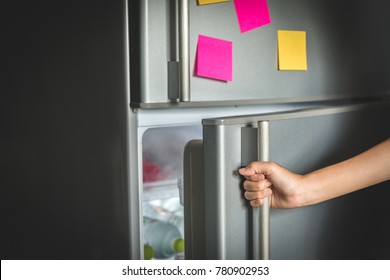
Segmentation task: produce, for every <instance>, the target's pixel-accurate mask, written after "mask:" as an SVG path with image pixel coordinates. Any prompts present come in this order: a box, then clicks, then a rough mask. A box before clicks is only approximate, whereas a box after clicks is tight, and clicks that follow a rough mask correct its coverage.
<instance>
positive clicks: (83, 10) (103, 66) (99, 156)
mask: <svg viewBox="0 0 390 280" xmlns="http://www.w3.org/2000/svg"><path fill="white" fill-rule="evenodd" d="M8 2H9V3H11V4H7V7H6V8H4V9H3V8H2V10H3V11H2V12H3V14H5V15H4V16H2V22H3V21H4V20H5V23H3V24H2V29H3V31H2V39H1V41H2V43H1V45H2V46H1V48H2V60H1V64H0V65H1V66H0V67H1V68H2V70H1V72H2V75H1V89H2V94H1V96H2V99H1V102H0V106H1V110H0V114H1V115H0V116H1V117H0V125H1V138H0V142H1V145H0V154H1V156H0V170H1V176H0V178H1V179H0V189H1V196H0V197H1V198H0V199H1V203H0V205H1V213H2V223H1V228H2V230H1V239H0V240H1V245H0V255H1V259H124V258H128V257H129V240H128V239H129V238H128V234H129V232H128V231H129V230H128V207H127V189H126V188H127V168H128V164H127V157H126V155H127V139H126V138H127V136H126V135H127V130H126V129H127V128H126V127H127V121H126V116H127V106H128V104H127V103H128V102H127V97H126V83H125V81H126V78H127V77H126V76H125V71H124V70H125V40H124V32H125V30H124V28H125V26H124V1H121V0H115V1H113V0H97V1H96V0H94V1H90V0H82V1H80V0H78V1H73V0H71V1H42V0H37V1H26V0H22V1H8Z"/></svg>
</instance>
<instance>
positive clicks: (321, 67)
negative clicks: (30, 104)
mask: <svg viewBox="0 0 390 280" xmlns="http://www.w3.org/2000/svg"><path fill="white" fill-rule="evenodd" d="M142 1H144V2H147V3H145V4H143V5H145V6H147V9H148V10H147V13H148V15H147V20H148V23H147V25H146V24H145V25H144V26H145V27H146V26H147V27H148V28H147V29H145V27H144V28H136V27H135V28H134V29H136V30H137V32H138V33H140V34H139V36H141V37H143V39H142V38H141V39H139V38H138V37H137V36H135V37H134V38H133V40H132V45H133V46H131V47H132V52H131V55H132V56H133V58H134V59H135V60H137V59H138V60H139V58H138V57H139V55H140V52H145V50H147V52H148V61H146V63H148V66H147V67H148V73H147V74H148V76H144V78H139V77H137V75H138V74H137V72H139V67H141V66H137V65H136V64H134V65H132V66H133V68H134V70H133V73H135V75H132V80H133V87H134V88H135V91H134V92H132V94H133V97H134V98H132V106H139V107H142V108H148V107H153V108H156V107H159V104H160V105H161V107H160V108H165V107H167V108H173V107H175V106H176V104H171V103H177V102H172V101H171V100H170V99H169V98H168V94H167V75H166V71H167V70H166V68H167V66H166V64H167V61H173V60H176V58H173V55H171V52H172V51H171V50H172V41H174V40H173V39H174V38H175V36H176V35H174V33H175V32H174V29H175V28H174V26H173V24H172V23H171V21H170V20H171V19H172V18H173V17H174V16H173V9H171V5H172V2H174V1H171V0H159V1H156V0H134V1H131V2H134V3H135V2H142ZM180 1H182V0H180ZM187 2H188V7H189V12H190V22H189V25H190V32H189V55H188V57H187V58H188V60H189V67H188V69H189V71H190V72H189V75H190V92H191V102H190V103H192V102H195V103H194V105H195V106H209V105H207V103H208V102H217V103H214V105H215V106H219V105H218V102H222V103H220V104H221V105H222V106H223V102H225V101H226V102H231V101H237V102H243V100H245V101H246V102H247V103H246V104H248V103H250V102H251V100H270V99H275V100H279V101H278V102H284V101H288V100H289V99H291V98H312V97H315V96H316V97H321V96H332V97H335V96H336V97H337V96H341V95H348V94H351V95H352V96H364V95H366V94H367V95H368V96H371V95H374V94H377V93H378V92H382V91H386V90H388V89H389V79H388V65H389V63H390V56H389V55H388V51H387V49H388V46H389V45H390V38H388V37H387V36H383V34H386V32H387V27H388V26H390V22H389V21H390V17H389V16H388V15H387V13H386V12H385V11H388V10H389V5H390V4H389V3H390V2H388V1H383V0H373V1H371V2H370V5H367V3H366V1H364V0H357V1H355V5H354V7H353V9H351V8H350V1H348V0H340V1H338V3H337V9H334V3H333V2H330V1H327V0H317V1H311V0H290V1H288V3H287V4H286V3H285V1H283V0H273V1H270V2H269V3H268V5H269V9H270V13H271V18H272V23H271V24H270V25H267V26H264V27H262V28H259V29H256V30H252V31H250V32H247V33H244V34H242V33H240V30H239V27H238V24H237V16H236V13H235V9H234V3H233V1H230V2H225V3H219V4H216V5H203V6H202V5H200V6H199V5H197V1H187ZM130 4H131V5H136V4H133V3H130ZM130 10H131V9H130ZM137 13H138V11H137V10H135V11H134V12H133V15H132V17H131V18H130V19H131V20H132V22H131V24H132V25H134V26H137V25H139V20H138V18H139V15H137ZM362 14H366V15H368V16H365V17H361V15H362ZM145 18H146V17H145ZM279 29H285V30H302V31H306V33H307V60H308V71H278V70H277V30H279ZM137 32H133V33H137ZM199 34H202V35H205V36H211V37H215V38H220V39H223V40H228V41H231V42H233V66H234V68H233V81H231V82H221V81H216V80H213V79H207V78H202V77H198V76H196V75H194V70H195V68H196V67H195V66H196V53H197V42H198V35H199ZM139 41H141V42H145V43H147V44H148V46H147V48H141V47H139ZM134 45H135V46H134ZM183 69H184V68H183ZM141 70H142V69H141ZM142 71H143V70H142ZM186 71H187V70H186ZM145 81H147V83H148V87H147V88H146V90H147V92H143V91H142V90H139V88H140V86H139V85H137V83H142V82H145ZM179 103H180V102H179ZM183 103H187V102H183ZM199 103H203V105H202V104H199ZM148 104H150V106H149V105H148ZM178 106H189V105H178Z"/></svg>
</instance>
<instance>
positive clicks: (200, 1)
mask: <svg viewBox="0 0 390 280" xmlns="http://www.w3.org/2000/svg"><path fill="white" fill-rule="evenodd" d="M229 1H230V0H198V4H199V5H207V4H215V3H221V2H229Z"/></svg>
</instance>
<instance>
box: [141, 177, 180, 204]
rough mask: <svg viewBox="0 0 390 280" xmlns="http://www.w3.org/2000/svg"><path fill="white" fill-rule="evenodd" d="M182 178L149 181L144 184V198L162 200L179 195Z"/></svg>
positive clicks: (145, 199)
mask: <svg viewBox="0 0 390 280" xmlns="http://www.w3.org/2000/svg"><path fill="white" fill-rule="evenodd" d="M179 186H180V179H173V180H165V181H157V182H147V183H144V184H143V190H144V191H143V194H144V197H143V200H144V201H151V200H157V199H159V200H162V199H168V198H172V197H179V196H180V191H179Z"/></svg>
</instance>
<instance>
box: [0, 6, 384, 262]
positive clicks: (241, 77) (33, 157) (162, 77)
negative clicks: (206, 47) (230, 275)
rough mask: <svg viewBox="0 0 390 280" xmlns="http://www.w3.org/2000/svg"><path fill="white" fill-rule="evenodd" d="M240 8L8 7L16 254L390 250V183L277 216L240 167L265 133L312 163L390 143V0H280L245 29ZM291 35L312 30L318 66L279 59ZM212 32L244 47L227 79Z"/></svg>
mask: <svg viewBox="0 0 390 280" xmlns="http://www.w3.org/2000/svg"><path fill="white" fill-rule="evenodd" d="M260 2H262V3H263V4H264V1H260ZM235 4H237V3H235V1H226V2H221V3H216V4H210V5H201V4H200V2H199V1H196V0H186V1H184V0H131V1H129V0H115V1H112V0H111V1H109V0H97V1H96V0H95V1H90V0H82V1H67V2H66V3H65V2H64V3H62V2H61V3H59V2H58V3H57V2H53V1H46V0H38V1H34V2H31V1H19V2H17V3H9V4H8V6H7V14H6V15H5V17H4V19H5V24H4V25H3V28H4V32H3V38H4V40H3V41H4V43H3V46H2V48H4V51H3V54H5V55H4V58H3V62H2V65H1V67H2V69H3V71H2V72H3V73H4V74H3V75H2V85H3V90H4V94H3V100H2V102H1V103H0V104H1V131H2V137H1V157H0V158H1V161H0V162H1V170H2V172H1V183H0V185H1V192H2V195H1V209H2V213H3V226H2V241H1V250H0V252H1V253H0V254H1V257H2V259H144V258H156V259H256V258H262V256H261V254H262V251H263V250H264V248H265V247H267V248H268V253H269V257H270V258H271V259H349V258H352V259H354V258H356V259H366V258H378V259H386V258H387V259H388V258H389V253H388V250H386V248H387V247H388V241H387V240H388V238H387V236H389V233H390V232H389V226H388V225H387V224H388V223H385V221H387V220H388V217H389V215H390V210H389V209H388V207H387V206H386V204H387V203H385V202H383V203H381V200H384V199H385V198H386V197H387V196H386V195H387V194H388V192H389V190H388V189H389V188H388V187H386V184H388V183H383V184H381V185H380V186H376V187H374V188H370V189H368V190H365V191H362V192H358V193H356V194H352V195H351V196H345V197H343V198H340V199H337V200H334V201H331V202H326V203H323V204H319V205H316V206H311V207H309V208H302V209H293V210H275V209H268V210H269V211H268V210H267V209H265V210H266V211H265V219H260V218H259V215H260V214H261V215H264V211H263V210H264V209H263V210H262V211H260V213H259V212H257V211H258V210H252V209H251V207H249V206H248V204H247V203H246V201H245V200H244V199H243V198H242V189H241V188H242V179H241V178H239V177H238V176H237V175H236V171H237V169H238V168H239V167H240V166H243V165H245V164H247V163H249V162H250V161H253V160H258V159H259V158H257V157H256V154H257V152H258V150H259V148H258V147H257V146H258V143H268V144H269V145H266V148H267V149H266V151H267V152H266V153H267V154H268V156H269V157H268V159H267V160H272V161H275V162H278V163H280V164H282V165H285V166H286V167H288V168H291V170H293V171H295V172H302V173H304V172H309V171H311V170H314V169H315V168H319V167H322V166H325V165H327V164H331V163H334V162H337V161H339V160H343V159H345V158H347V157H349V156H352V155H354V154H356V153H359V152H361V151H363V150H364V149H366V148H368V147H369V146H371V145H374V144H375V143H377V142H378V141H381V140H383V139H385V138H386V137H389V130H388V121H387V120H388V114H389V90H390V84H389V75H390V74H389V73H390V70H389V65H390V53H389V51H388V50H389V49H390V38H389V37H388V36H387V26H389V23H390V22H389V20H390V17H389V13H388V11H389V9H388V6H389V4H388V3H387V1H384V0H374V1H370V2H369V3H368V2H367V1H360V0H359V1H354V3H353V5H352V4H351V2H350V1H347V0H342V1H325V0H318V1H309V0H290V1H281V0H268V1H267V4H268V9H269V15H270V18H271V22H270V23H269V24H266V25H264V26H261V27H259V28H256V29H253V30H250V31H247V32H244V33H241V31H240V25H239V22H238V18H237V12H236V6H235ZM279 30H287V31H298V32H304V33H305V34H306V45H305V47H306V57H307V70H304V71H302V70H299V71H295V70H294V71H284V70H279V69H278V68H279V66H280V65H279V54H278V44H279V42H278V31H279ZM301 34H302V33H301ZM202 36H203V37H202ZM204 37H208V38H213V39H218V40H220V41H218V42H221V41H223V42H224V43H228V45H229V46H231V54H232V58H231V61H230V62H231V77H230V78H228V81H227V80H218V79H215V78H207V77H203V76H200V74H199V73H200V72H199V71H198V70H199V67H200V60H199V59H200V56H201V54H202V53H201V50H200V47H201V46H200V43H199V41H200V39H201V38H204ZM259 122H268V123H269V131H268V130H267V131H268V133H265V134H261V133H260V134H259V132H258V131H259V129H258V126H259ZM260 127H261V125H260ZM260 130H261V129H260ZM258 134H259V135H263V136H264V137H265V136H267V137H265V138H263V140H262V141H257V138H258V137H259V135H258ZM263 136H260V138H261V137H263ZM243 143H245V144H243ZM243 147H250V149H244V148H243ZM262 147H263V146H262ZM252 151H254V152H253V153H252ZM211 170H212V171H213V172H212V173H210V172H211ZM188 175H193V176H190V177H188ZM374 201H378V203H374ZM212 204H215V205H214V208H213V207H212ZM190 206H191V207H192V208H189V207H190ZM227 206H229V207H227ZM215 207H217V208H215ZM262 217H263V216H262ZM156 225H160V226H161V227H160V228H159V227H158V226H156ZM172 226H174V228H175V229H174V230H173V232H174V234H173V236H174V240H175V246H173V247H174V248H173V249H172V248H168V249H171V252H170V253H167V254H160V253H159V250H160V247H159V246H161V244H159V242H158V241H159V240H162V237H161V238H160V239H159V238H158V237H151V236H149V234H150V232H153V233H154V232H157V233H161V232H163V231H164V229H165V228H168V227H170V228H172ZM267 228H268V229H269V235H268V238H266V239H264V236H260V237H259V238H257V237H258V234H259V233H264V230H267ZM150 229H152V230H150ZM260 235H261V234H260ZM232 238H233V240H234V242H231V240H232ZM156 240H157V241H156ZM171 241H172V238H171ZM363 241H364V244H362V243H363ZM156 242H157V244H156ZM152 243H153V244H152ZM265 243H266V244H267V245H266V246H264V244H265ZM168 247H169V246H168ZM253 248H255V249H253ZM168 251H169V250H168Z"/></svg>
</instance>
